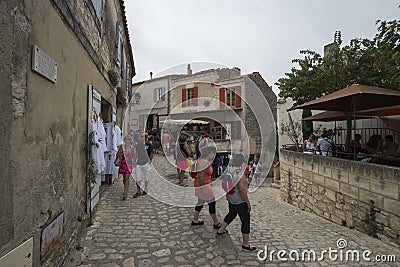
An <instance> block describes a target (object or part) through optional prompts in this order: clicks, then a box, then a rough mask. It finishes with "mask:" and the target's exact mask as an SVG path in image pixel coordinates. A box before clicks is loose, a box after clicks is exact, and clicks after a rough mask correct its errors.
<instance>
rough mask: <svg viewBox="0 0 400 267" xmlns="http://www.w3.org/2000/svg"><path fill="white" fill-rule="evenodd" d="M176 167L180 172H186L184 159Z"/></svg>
mask: <svg viewBox="0 0 400 267" xmlns="http://www.w3.org/2000/svg"><path fill="white" fill-rule="evenodd" d="M176 167H177V168H178V169H179V170H181V171H184V170H186V168H187V166H186V159H185V160H180V161H178V162H177V163H176Z"/></svg>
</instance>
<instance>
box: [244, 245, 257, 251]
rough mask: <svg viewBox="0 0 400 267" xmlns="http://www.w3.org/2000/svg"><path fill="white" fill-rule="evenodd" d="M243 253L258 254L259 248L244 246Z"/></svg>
mask: <svg viewBox="0 0 400 267" xmlns="http://www.w3.org/2000/svg"><path fill="white" fill-rule="evenodd" d="M242 251H245V252H256V251H257V248H256V247H253V246H252V245H249V246H248V247H245V246H242Z"/></svg>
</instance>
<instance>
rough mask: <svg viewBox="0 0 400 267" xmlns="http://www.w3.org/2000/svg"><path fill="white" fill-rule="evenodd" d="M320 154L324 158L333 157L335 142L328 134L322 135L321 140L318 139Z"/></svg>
mask: <svg viewBox="0 0 400 267" xmlns="http://www.w3.org/2000/svg"><path fill="white" fill-rule="evenodd" d="M317 145H318V150H319V153H320V154H321V155H322V156H328V157H333V153H332V151H333V148H334V147H335V143H334V142H333V140H331V139H329V138H328V134H327V133H326V132H324V133H322V134H321V138H319V139H318V142H317Z"/></svg>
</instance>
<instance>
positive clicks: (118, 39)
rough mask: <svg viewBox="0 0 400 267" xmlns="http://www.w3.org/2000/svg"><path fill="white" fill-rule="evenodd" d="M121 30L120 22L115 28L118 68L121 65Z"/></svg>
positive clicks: (116, 62)
mask: <svg viewBox="0 0 400 267" xmlns="http://www.w3.org/2000/svg"><path fill="white" fill-rule="evenodd" d="M121 43H122V42H121V28H120V26H119V22H117V25H116V27H115V64H117V66H118V67H120V65H121Z"/></svg>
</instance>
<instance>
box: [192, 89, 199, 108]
mask: <svg viewBox="0 0 400 267" xmlns="http://www.w3.org/2000/svg"><path fill="white" fill-rule="evenodd" d="M193 98H194V99H193V105H194V106H197V105H198V104H199V99H198V98H199V87H194V88H193Z"/></svg>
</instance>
